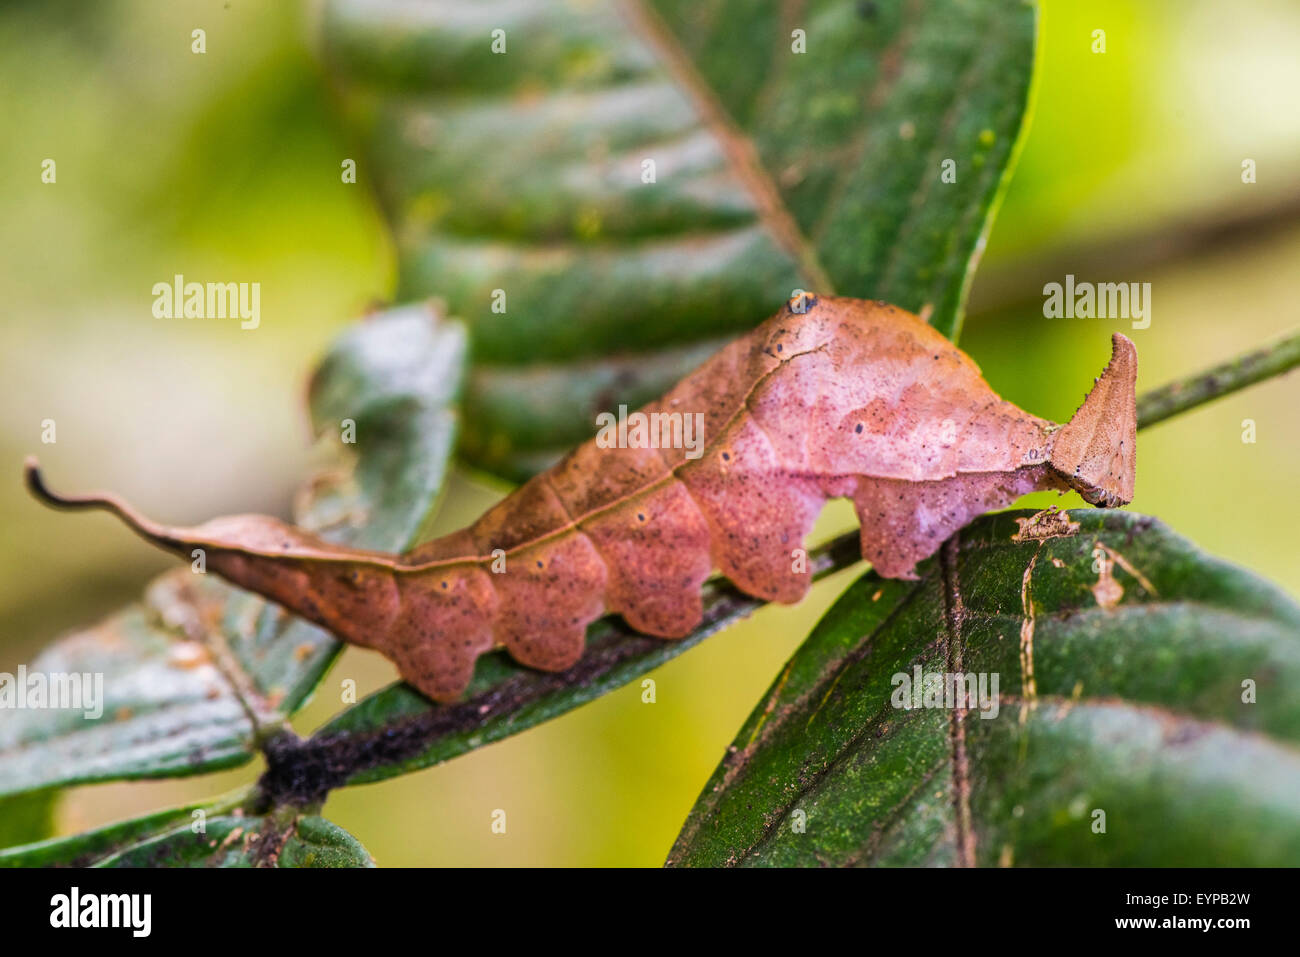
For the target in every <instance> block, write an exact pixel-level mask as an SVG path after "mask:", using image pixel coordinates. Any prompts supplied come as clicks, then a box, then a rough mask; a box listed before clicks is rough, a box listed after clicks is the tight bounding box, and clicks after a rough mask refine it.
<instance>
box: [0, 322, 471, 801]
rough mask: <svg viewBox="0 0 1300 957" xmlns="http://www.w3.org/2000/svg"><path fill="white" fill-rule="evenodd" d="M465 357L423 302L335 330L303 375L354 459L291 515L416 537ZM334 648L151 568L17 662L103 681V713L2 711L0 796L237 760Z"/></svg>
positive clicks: (320, 427)
mask: <svg viewBox="0 0 1300 957" xmlns="http://www.w3.org/2000/svg"><path fill="white" fill-rule="evenodd" d="M464 353H465V336H464V331H463V329H462V327H460V326H459V325H458V324H455V323H448V322H444V321H441V320H440V319H439V318H438V317H437V316H436V315H435V313H434V312H433V311H432V309H431V307H429V306H426V305H418V306H408V307H405V308H400V309H394V310H391V311H389V312H387V313H384V314H382V315H377V316H374V317H372V318H370V319H367V320H364V321H362V322H360V323H358V324H356V325H355V326H353V327H350V328H349V329H348V331H346V332H345V333H344V334H343V335H342V336H341V337H340V339H339V340H338V341H337V343H336V344H335V345H334V346H333V347H332V349H331V350H330V352H329V353H328V355H327V356H326V357H325V359H324V361H323V363H322V365H321V367H320V369H319V371H318V372H317V374H316V375H315V376H314V377H313V380H312V388H311V412H312V421H313V423H314V426H315V429H316V431H317V433H318V434H321V435H328V436H330V437H332V438H334V439H335V440H339V439H342V440H343V443H342V444H341V449H342V450H344V451H345V452H349V454H350V450H351V449H352V448H353V445H352V443H350V442H347V441H346V439H348V438H351V437H353V435H354V436H355V456H352V457H353V458H355V465H354V467H352V468H350V469H345V470H343V471H342V472H340V473H339V474H338V475H336V476H334V477H332V478H329V479H324V480H318V481H317V482H315V483H313V484H312V486H311V487H310V488H309V489H308V490H307V492H308V494H307V495H305V496H304V502H303V504H302V506H301V507H300V508H299V510H298V511H299V515H298V520H299V522H300V523H302V524H306V525H308V526H309V527H312V528H315V529H317V530H318V531H319V532H320V533H321V534H323V535H325V536H326V537H327V538H331V539H334V540H338V541H346V542H349V543H351V544H355V545H358V546H361V547H366V548H374V549H391V550H401V549H403V548H405V547H407V546H408V545H410V544H411V543H412V542H413V541H415V539H416V538H417V537H418V535H419V534H420V532H421V531H422V529H423V525H424V523H425V522H426V520H427V517H428V516H429V514H430V512H431V511H432V510H433V506H434V503H435V500H436V498H437V495H438V491H439V489H440V488H441V486H442V481H443V478H444V475H445V472H446V468H447V462H448V455H449V451H450V449H451V448H452V444H453V441H454V436H455V427H456V412H455V410H454V401H455V399H456V396H457V393H458V389H459V384H460V378H461V368H462V365H463V361H464ZM345 420H346V421H345ZM349 422H350V424H349ZM338 650H339V643H338V642H337V641H335V639H334V638H333V637H332V636H330V635H329V634H328V633H327V632H325V631H323V630H321V629H319V628H316V627H313V626H311V625H308V624H306V623H305V622H302V621H300V620H298V619H295V618H291V617H290V616H289V615H287V614H286V613H285V612H283V611H282V610H281V609H279V608H278V607H276V606H274V605H271V604H268V603H267V602H265V601H263V600H262V599H260V598H257V597H256V596H253V595H250V594H247V593H245V592H242V591H240V590H238V589H235V588H232V587H230V586H228V585H226V584H224V583H222V582H220V581H218V580H216V579H215V578H213V577H210V576H207V575H196V574H193V573H192V572H191V570H190V569H189V568H182V569H177V570H176V571H174V572H171V573H168V574H166V575H163V576H162V577H161V578H159V579H157V580H156V581H155V582H154V583H153V584H152V585H151V586H150V588H149V589H148V592H147V593H146V595H145V598H144V601H143V602H142V603H140V604H138V605H134V606H131V607H129V608H127V609H125V610H124V611H122V612H120V613H118V614H117V615H114V616H113V617H111V618H109V619H108V620H106V621H104V622H102V623H101V624H99V625H96V626H94V627H92V628H90V629H87V630H85V631H82V632H78V633H76V634H73V635H71V636H69V637H66V638H64V639H61V640H60V641H58V642H56V643H55V644H54V645H52V646H51V647H50V648H48V649H47V650H46V651H44V652H43V653H42V654H41V655H40V656H39V657H38V658H37V660H36V661H34V662H32V663H31V665H30V666H28V668H27V671H28V672H29V673H42V674H49V673H58V672H62V673H84V674H89V675H91V676H95V675H100V676H102V682H103V687H102V691H103V696H102V697H103V700H102V714H101V715H99V716H97V717H96V716H93V713H92V716H91V717H87V716H86V710H85V709H67V710H52V709H40V710H16V711H14V712H13V713H12V714H11V715H9V716H8V717H6V718H5V720H4V722H3V723H2V724H0V795H3V794H13V793H21V792H26V791H32V790H37V789H41V788H48V787H52V786H56V785H65V784H71V783H77V782H87V781H106V780H112V779H118V778H142V777H163V776H172V775H185V774H195V773H198V772H202V771H211V770H215V769H218V768H223V767H229V766H232V765H237V764H241V763H243V762H245V761H247V760H248V759H249V758H250V757H251V756H252V755H253V753H254V751H255V749H256V744H257V741H258V740H259V738H260V737H261V736H264V735H265V734H268V733H270V732H271V731H274V730H275V729H277V728H278V727H279V726H281V725H282V724H283V722H284V721H285V720H286V719H287V718H288V717H289V716H290V715H291V714H293V713H294V711H296V710H297V709H298V708H299V707H301V705H302V704H303V703H304V702H305V701H306V699H307V697H308V696H309V695H310V693H311V691H312V690H313V689H314V688H315V686H316V684H317V683H318V682H319V681H320V678H321V677H322V675H323V674H324V673H325V671H326V669H327V668H328V667H329V665H330V664H331V662H332V661H333V660H334V657H335V656H336V655H337V653H338Z"/></svg>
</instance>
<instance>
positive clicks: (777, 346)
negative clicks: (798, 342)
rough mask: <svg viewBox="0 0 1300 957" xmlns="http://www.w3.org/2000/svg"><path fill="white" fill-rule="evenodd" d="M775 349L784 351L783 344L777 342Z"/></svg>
mask: <svg viewBox="0 0 1300 957" xmlns="http://www.w3.org/2000/svg"><path fill="white" fill-rule="evenodd" d="M776 351H777V352H784V351H785V346H783V345H781V343H779V342H778V343H777V344H776Z"/></svg>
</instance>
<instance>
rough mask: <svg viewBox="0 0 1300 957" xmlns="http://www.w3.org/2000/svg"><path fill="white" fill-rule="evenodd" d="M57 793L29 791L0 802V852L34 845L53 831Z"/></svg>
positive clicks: (1, 799)
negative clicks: (20, 845)
mask: <svg viewBox="0 0 1300 957" xmlns="http://www.w3.org/2000/svg"><path fill="white" fill-rule="evenodd" d="M58 797H59V795H58V792H57V791H54V790H49V791H30V792H28V793H26V794H18V795H14V796H13V797H4V798H0V848H4V847H9V846H11V845H14V844H26V843H28V842H31V841H37V840H40V839H41V838H43V837H45V836H46V835H48V834H51V833H53V831H54V806H55V804H56V803H57V801H58Z"/></svg>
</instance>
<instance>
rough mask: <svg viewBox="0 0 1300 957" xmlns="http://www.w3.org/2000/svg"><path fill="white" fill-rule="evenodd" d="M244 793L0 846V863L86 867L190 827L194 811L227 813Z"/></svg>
mask: <svg viewBox="0 0 1300 957" xmlns="http://www.w3.org/2000/svg"><path fill="white" fill-rule="evenodd" d="M245 797H246V793H245V792H240V793H238V794H236V795H233V796H231V797H229V798H224V799H221V800H219V801H215V802H213V801H209V802H202V803H198V804H190V805H186V806H185V807H178V808H168V809H167V810H165V811H158V812H156V813H153V814H148V815H145V816H144V817H139V818H133V819H131V820H127V821H118V822H116V823H114V824H109V825H106V826H104V827H99V828H96V829H94V830H92V831H85V832H83V833H81V834H73V835H69V836H66V837H55V838H50V839H48V840H44V841H37V842H33V843H30V844H25V845H22V846H20V847H11V848H8V849H5V850H0V867H90V866H92V865H94V864H95V863H96V862H98V861H102V860H105V859H107V858H109V857H113V856H114V855H116V854H119V853H121V852H122V851H125V850H127V849H128V848H131V847H133V846H135V845H137V844H140V843H142V842H144V841H147V840H150V839H152V838H154V837H158V836H159V835H162V834H165V833H168V832H171V831H175V830H177V829H179V828H181V827H187V828H188V827H190V826H191V825H192V824H193V823H194V821H195V820H196V819H197V818H198V817H199V816H200V815H199V814H198V813H197V812H202V813H203V815H207V814H212V815H222V814H226V813H229V812H230V811H233V810H234V809H235V808H237V807H239V805H240V804H241V802H242V801H243V800H244V798H245ZM10 800H17V799H12V798H11V799H10Z"/></svg>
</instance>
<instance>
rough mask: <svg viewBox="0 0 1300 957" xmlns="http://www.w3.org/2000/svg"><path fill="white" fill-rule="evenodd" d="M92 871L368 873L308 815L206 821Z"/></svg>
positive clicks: (349, 843)
mask: <svg viewBox="0 0 1300 957" xmlns="http://www.w3.org/2000/svg"><path fill="white" fill-rule="evenodd" d="M94 866H95V867H373V866H374V860H373V858H371V856H370V854H369V853H368V852H367V851H366V849H365V848H364V847H362V846H361V844H360V842H359V841H357V839H356V838H355V837H353V836H352V835H351V834H349V833H348V832H347V831H345V830H343V829H342V828H341V827H339V826H338V825H337V824H332V823H331V822H329V821H327V820H325V819H324V818H322V817H316V816H314V815H304V816H301V817H299V816H296V815H294V814H286V813H281V814H275V815H268V816H265V817H257V816H244V815H234V814H232V815H226V816H221V817H209V818H208V819H207V820H206V822H205V825H204V830H203V832H202V833H195V832H194V830H193V828H192V827H191V825H189V824H186V825H184V826H182V827H178V828H176V829H174V830H172V831H168V832H167V833H165V834H161V835H159V836H158V837H154V838H151V839H149V840H147V841H142V842H141V843H139V844H136V845H133V846H132V847H129V848H127V849H126V850H123V851H121V852H119V853H117V854H114V855H113V856H111V857H107V858H105V859H103V860H101V861H98V862H96V864H95V865H94Z"/></svg>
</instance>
